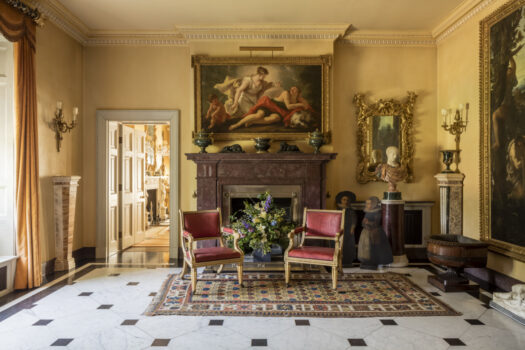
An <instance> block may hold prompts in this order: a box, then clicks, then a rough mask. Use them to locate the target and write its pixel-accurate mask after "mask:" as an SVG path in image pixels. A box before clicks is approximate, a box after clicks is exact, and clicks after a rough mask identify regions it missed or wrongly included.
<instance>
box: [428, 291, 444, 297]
mask: <svg viewBox="0 0 525 350" xmlns="http://www.w3.org/2000/svg"><path fill="white" fill-rule="evenodd" d="M430 294H432V295H433V296H435V297H440V296H441V294H439V293H438V292H430Z"/></svg>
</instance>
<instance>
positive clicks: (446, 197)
mask: <svg viewBox="0 0 525 350" xmlns="http://www.w3.org/2000/svg"><path fill="white" fill-rule="evenodd" d="M434 177H435V178H436V179H437V182H438V186H439V199H440V209H439V212H440V223H441V225H440V226H441V234H453V235H461V234H463V180H464V179H465V175H463V174H460V173H439V174H437V175H435V176H434Z"/></svg>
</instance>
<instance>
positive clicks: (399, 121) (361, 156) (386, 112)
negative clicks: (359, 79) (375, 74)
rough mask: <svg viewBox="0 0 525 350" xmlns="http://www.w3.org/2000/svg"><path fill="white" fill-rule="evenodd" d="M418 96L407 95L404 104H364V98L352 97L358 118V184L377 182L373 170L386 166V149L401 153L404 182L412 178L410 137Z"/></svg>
mask: <svg viewBox="0 0 525 350" xmlns="http://www.w3.org/2000/svg"><path fill="white" fill-rule="evenodd" d="M416 99H417V95H416V94H415V93H414V92H412V91H409V92H408V96H407V98H406V99H405V100H403V101H400V100H396V99H387V100H383V99H380V100H378V101H377V102H375V103H371V102H369V101H367V99H366V97H365V95H364V94H361V93H358V94H356V95H355V96H354V99H353V101H354V104H355V106H356V118H357V156H358V164H357V168H356V170H357V173H356V178H357V182H359V183H361V184H365V183H367V182H371V181H379V180H380V179H379V178H378V177H377V176H376V168H377V166H378V165H379V164H381V163H386V161H387V159H386V148H387V147H389V146H396V147H398V149H399V151H400V159H399V162H400V163H401V165H404V166H405V167H406V169H407V177H406V179H405V182H411V181H412V180H413V177H414V172H413V165H412V163H413V155H414V143H413V137H412V128H413V110H414V104H415V102H416Z"/></svg>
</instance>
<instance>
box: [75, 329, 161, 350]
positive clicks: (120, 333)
mask: <svg viewBox="0 0 525 350" xmlns="http://www.w3.org/2000/svg"><path fill="white" fill-rule="evenodd" d="M153 340H154V339H153V338H152V337H151V336H149V335H148V334H146V333H144V332H143V331H142V330H140V329H139V328H137V327H135V326H118V327H114V328H109V329H105V330H102V331H99V332H95V333H90V334H88V335H85V336H82V337H79V338H75V339H74V340H73V341H72V342H71V343H70V344H69V345H68V349H75V350H80V349H85V350H93V349H107V350H128V349H145V348H148V347H149V346H150V345H151V343H153Z"/></svg>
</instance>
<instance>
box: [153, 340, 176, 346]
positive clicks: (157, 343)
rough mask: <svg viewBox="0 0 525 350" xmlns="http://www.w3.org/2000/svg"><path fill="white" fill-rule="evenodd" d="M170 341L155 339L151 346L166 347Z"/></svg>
mask: <svg viewBox="0 0 525 350" xmlns="http://www.w3.org/2000/svg"><path fill="white" fill-rule="evenodd" d="M170 340H171V339H155V340H154V341H153V343H151V346H168V344H169V343H170Z"/></svg>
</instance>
